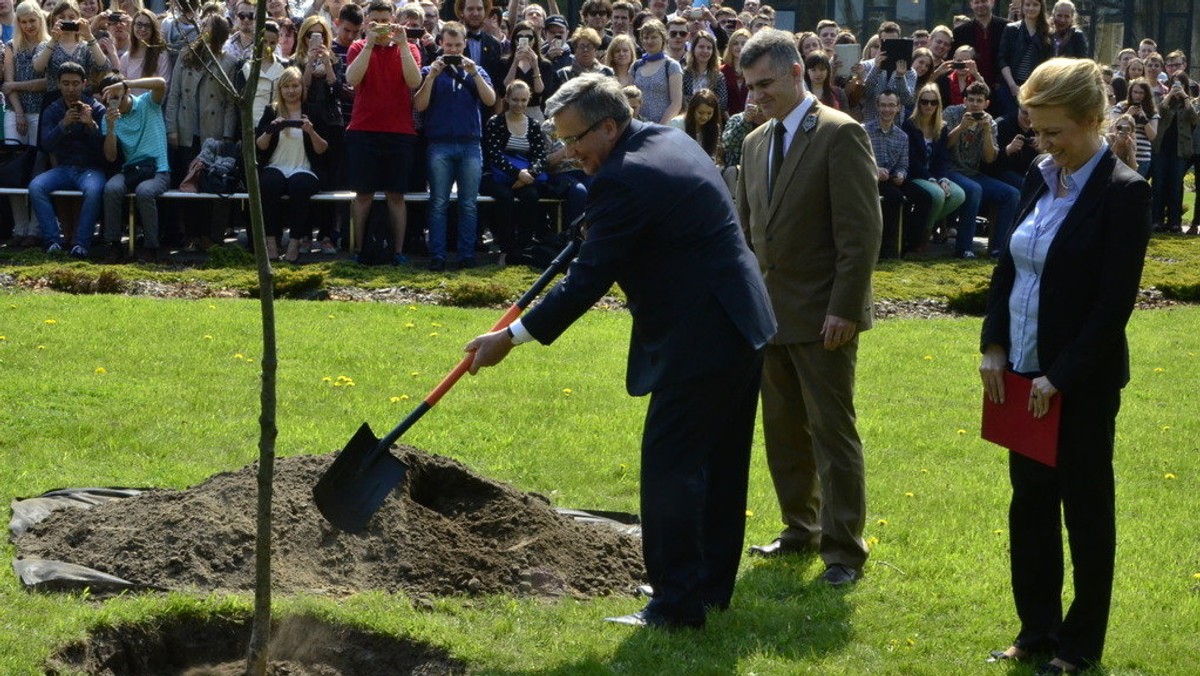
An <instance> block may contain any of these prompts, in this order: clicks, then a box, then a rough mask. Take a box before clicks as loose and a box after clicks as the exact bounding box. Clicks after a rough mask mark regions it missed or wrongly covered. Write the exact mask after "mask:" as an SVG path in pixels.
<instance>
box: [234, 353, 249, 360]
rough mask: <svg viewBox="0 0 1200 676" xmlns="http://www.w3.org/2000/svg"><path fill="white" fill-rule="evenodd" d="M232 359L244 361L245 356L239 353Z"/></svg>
mask: <svg viewBox="0 0 1200 676" xmlns="http://www.w3.org/2000/svg"><path fill="white" fill-rule="evenodd" d="M233 358H234V359H245V358H246V355H244V354H242V353H241V352H238V353H237V354H235V355H233Z"/></svg>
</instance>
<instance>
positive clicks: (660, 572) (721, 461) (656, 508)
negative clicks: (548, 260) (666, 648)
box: [466, 73, 878, 627]
mask: <svg viewBox="0 0 1200 676" xmlns="http://www.w3.org/2000/svg"><path fill="white" fill-rule="evenodd" d="M547 109H548V113H549V114H550V116H551V117H552V118H553V119H554V124H555V129H556V133H557V134H558V135H559V138H561V139H562V142H563V143H564V144H565V145H566V150H567V154H568V156H569V157H570V158H571V159H575V160H578V161H579V162H580V164H581V165H582V166H583V169H584V171H586V172H587V173H588V174H589V175H592V176H594V178H593V180H592V184H591V188H590V189H589V191H588V203H587V210H586V213H587V223H588V225H587V226H586V231H585V232H586V238H585V240H584V242H583V245H582V247H581V248H580V250H579V256H578V258H576V260H575V261H574V262H573V263H571V266H570V269H569V270H568V272H567V276H566V277H565V278H564V279H563V280H562V281H561V282H560V283H559V284H558V285H557V286H556V287H555V288H554V289H553V290H551V291H550V292H549V293H548V294H547V295H546V297H545V298H544V299H543V300H542V302H541V303H540V304H538V305H537V307H535V308H533V309H532V310H531V311H530V312H529V313H528V314H526V315H525V317H523V318H522V319H520V320H518V321H517V322H515V323H513V324H512V326H510V327H509V328H508V329H507V330H502V331H496V332H493V333H489V334H485V335H483V336H479V337H478V338H476V339H475V340H473V341H471V343H470V344H468V345H467V348H466V349H467V350H468V351H474V352H475V359H474V362H473V365H472V367H471V372H472V373H475V372H477V371H478V370H479V368H480V367H483V366H491V365H494V364H496V363H499V362H500V361H501V360H502V359H504V357H505V356H506V355H507V354H508V352H509V350H511V349H512V348H513V346H514V345H516V344H519V343H521V342H525V341H528V340H537V341H538V342H540V343H543V344H549V343H552V342H554V340H555V339H556V338H558V336H559V335H561V334H562V332H563V331H565V330H566V328H567V327H568V326H570V325H571V323H572V322H574V321H575V320H576V319H578V318H579V317H580V316H581V315H583V313H584V312H586V311H587V310H588V308H590V307H591V306H592V305H593V304H594V303H595V302H596V301H597V300H599V299H600V298H601V297H602V296H603V295H604V294H605V293H606V292H607V291H608V289H609V288H610V287H611V286H612V284H613V283H614V282H616V283H617V284H619V285H620V286H621V288H622V290H624V292H625V295H626V297H627V298H628V304H629V310H630V313H631V314H632V315H633V333H632V336H631V338H630V346H629V362H628V370H627V376H626V388H627V389H628V391H629V393H630V394H631V395H634V396H641V395H645V394H650V395H651V396H650V406H649V410H648V411H647V413H646V423H645V428H644V430H643V436H642V469H641V485H642V488H641V502H642V540H643V556H644V558H645V562H646V574H647V577H648V578H649V582H650V584H651V586H652V588H653V599H652V600H651V601H650V603H649V604H648V605H647V606H646V607H645V608H644V609H643V610H641V611H639V612H636V613H633V614H630V615H625V616H622V617H616V618H608V619H609V620H610V621H614V622H619V623H622V624H632V625H638V626H644V625H651V626H671V627H677V626H688V627H697V626H702V625H703V624H704V621H705V615H706V612H707V611H708V609H710V608H719V609H720V608H725V607H727V606H728V605H729V601H730V598H731V597H732V595H733V585H734V580H735V578H736V576H737V568H738V562H739V560H740V558H741V548H742V539H743V536H744V530H745V510H746V486H747V480H748V474H749V467H750V443H751V440H752V438H753V433H754V417H755V412H756V410H755V409H756V404H757V398H758V386H759V380H760V377H761V373H762V350H763V346H764V345H766V342H767V340H768V339H769V338H770V337H771V335H772V334H773V333H774V332H775V320H774V317H773V316H772V313H771V308H770V304H769V302H768V300H767V293H766V289H765V288H764V286H763V283H762V280H761V277H760V276H759V274H758V271H757V270H756V269H755V264H754V256H753V255H752V254H751V253H750V250H749V249H748V248H747V246H746V242H745V240H744V238H743V237H742V233H741V230H740V229H739V227H738V222H737V216H736V215H735V213H734V208H733V202H732V200H731V199H730V196H729V191H728V190H727V189H726V188H725V184H724V182H723V181H722V179H721V175H720V173H719V172H718V171H717V169H716V167H715V166H713V163H712V161H711V160H710V159H709V158H708V156H707V155H705V154H704V151H703V150H702V149H701V148H700V146H699V145H697V144H696V142H695V141H693V140H692V139H690V138H689V137H688V136H687V135H686V134H684V133H682V132H680V131H678V130H675V129H672V128H668V127H662V126H659V125H652V124H645V123H642V122H639V121H636V120H632V119H631V116H632V112H631V111H630V109H629V104H628V103H627V102H626V99H625V96H624V94H623V93H622V91H621V86H620V84H619V83H618V82H617V81H616V80H614V79H612V78H610V77H605V76H602V75H596V74H592V73H589V74H585V75H581V76H579V77H577V78H575V79H572V80H570V81H569V82H567V83H566V84H564V85H563V86H562V88H561V89H559V90H558V92H557V93H556V94H555V95H554V96H553V97H552V98H551V99H550V101H549V102H548V103H547ZM876 246H878V242H876ZM714 393H720V394H719V395H715V394H714Z"/></svg>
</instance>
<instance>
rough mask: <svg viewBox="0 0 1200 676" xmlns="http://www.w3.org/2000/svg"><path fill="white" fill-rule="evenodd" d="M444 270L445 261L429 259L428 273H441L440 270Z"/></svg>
mask: <svg viewBox="0 0 1200 676" xmlns="http://www.w3.org/2000/svg"><path fill="white" fill-rule="evenodd" d="M445 269H446V259H444V258H437V257H434V258H431V259H429V271H430V272H441V271H442V270H445Z"/></svg>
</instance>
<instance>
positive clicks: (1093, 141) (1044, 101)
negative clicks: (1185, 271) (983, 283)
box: [979, 58, 1150, 674]
mask: <svg viewBox="0 0 1200 676" xmlns="http://www.w3.org/2000/svg"><path fill="white" fill-rule="evenodd" d="M1020 103H1021V106H1022V107H1023V108H1026V109H1027V110H1028V111H1029V116H1030V119H1031V120H1032V126H1033V129H1034V131H1036V132H1037V133H1038V145H1039V148H1040V149H1041V150H1043V151H1045V152H1046V154H1044V155H1042V156H1041V157H1040V158H1038V160H1036V161H1035V165H1034V168H1033V169H1031V170H1030V172H1029V174H1028V175H1026V178H1025V186H1024V190H1023V191H1022V194H1021V208H1020V212H1019V213H1020V215H1019V217H1018V218H1017V221H1016V227H1015V228H1014V229H1013V231H1012V234H1011V236H1010V238H1009V242H1008V245H1007V246H1005V247H1003V252H1004V253H1003V254H1002V255H1001V257H1000V260H999V263H998V264H997V266H996V269H995V271H994V272H993V274H992V285H991V290H990V292H989V295H988V305H987V315H986V317H985V318H984V322H983V335H982V340H981V348H982V350H983V360H982V362H981V364H980V367H979V371H980V375H981V376H982V378H983V385H984V391H985V393H986V395H987V397H988V398H989V399H990V400H992V401H995V402H1002V401H1003V400H1004V397H1005V395H1006V393H1005V391H1004V379H1003V378H1004V373H1005V371H1008V370H1012V371H1015V372H1017V373H1020V374H1022V375H1025V376H1027V377H1030V378H1032V379H1033V386H1032V388H1031V390H1030V395H1029V400H1028V402H1026V406H1027V407H1028V409H1029V410H1030V411H1031V412H1032V415H1033V416H1035V417H1042V416H1044V415H1045V414H1046V412H1047V411H1048V410H1049V407H1050V403H1051V402H1052V401H1053V400H1054V399H1056V398H1057V399H1061V405H1062V413H1061V416H1062V417H1061V420H1060V427H1059V435H1058V462H1057V466H1056V467H1049V466H1047V465H1044V464H1041V463H1039V462H1036V461H1034V460H1030V459H1029V458H1027V457H1025V456H1023V455H1019V454H1017V453H1010V454H1009V476H1010V479H1011V481H1012V487H1013V497H1012V503H1011V506H1010V509H1009V538H1010V541H1011V547H1010V555H1011V565H1012V586H1013V598H1014V600H1015V601H1016V608H1017V617H1018V619H1019V620H1020V630H1019V632H1018V633H1017V637H1016V639H1015V640H1014V641H1013V644H1012V646H1010V647H1009V648H1008V649H1006V650H997V651H993V653H992V657H991V658H990V661H1000V660H1010V659H1011V660H1026V659H1030V660H1031V659H1034V658H1038V657H1041V658H1044V657H1046V656H1050V657H1051V658H1052V659H1050V661H1049V662H1046V663H1044V664H1042V665H1041V666H1040V667H1038V670H1037V673H1038V674H1060V673H1071V672H1074V671H1076V670H1079V669H1085V668H1089V667H1093V666H1095V665H1097V664H1098V663H1099V662H1100V656H1101V654H1102V652H1103V650H1104V638H1105V634H1106V632H1107V629H1108V612H1109V605H1110V601H1111V597H1112V581H1113V561H1114V558H1115V553H1116V516H1115V509H1116V507H1115V493H1114V488H1113V483H1114V479H1113V465H1112V457H1113V438H1114V435H1115V421H1116V417H1117V410H1118V409H1119V408H1120V403H1121V388H1123V387H1124V386H1125V383H1127V382H1128V381H1129V350H1128V347H1127V345H1126V341H1125V324H1126V322H1127V321H1128V320H1129V315H1130V314H1131V313H1132V312H1133V304H1134V301H1135V299H1136V298H1137V293H1138V282H1139V280H1140V278H1141V273H1142V263H1143V260H1144V258H1145V254H1146V245H1147V242H1148V241H1149V238H1150V211H1149V210H1150V186H1149V185H1147V184H1146V181H1145V180H1144V179H1143V178H1142V177H1141V176H1139V175H1138V174H1137V172H1136V171H1134V170H1133V169H1130V168H1129V167H1128V166H1126V165H1125V164H1124V163H1122V162H1120V161H1119V160H1118V159H1117V158H1116V157H1115V156H1114V155H1113V153H1112V151H1111V150H1110V149H1109V147H1108V144H1107V142H1106V141H1104V139H1103V138H1102V136H1101V129H1100V126H1101V122H1102V121H1103V119H1104V112H1105V108H1106V107H1107V100H1106V96H1105V92H1104V85H1103V81H1102V80H1101V77H1100V67H1099V66H1098V65H1096V63H1095V62H1093V61H1087V60H1077V59H1061V58H1056V59H1051V60H1049V61H1047V62H1046V63H1044V64H1042V65H1041V66H1039V67H1038V68H1037V69H1036V70H1034V71H1033V73H1032V74H1031V75H1030V77H1029V79H1028V80H1027V81H1026V82H1025V84H1024V85H1023V86H1022V87H1021V100H1020ZM1060 513H1061V515H1062V516H1061V521H1063V522H1065V524H1066V527H1067V536H1068V543H1069V545H1070V550H1071V567H1072V573H1073V581H1074V585H1073V587H1074V598H1073V599H1072V600H1071V605H1070V607H1069V608H1068V609H1067V612H1066V614H1065V615H1064V614H1063V609H1062V593H1063V560H1062V554H1061V552H1062V526H1061V525H1060Z"/></svg>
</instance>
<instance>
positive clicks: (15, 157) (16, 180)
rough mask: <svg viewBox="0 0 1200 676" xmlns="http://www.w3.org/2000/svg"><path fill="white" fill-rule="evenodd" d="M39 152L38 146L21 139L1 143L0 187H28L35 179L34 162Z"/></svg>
mask: <svg viewBox="0 0 1200 676" xmlns="http://www.w3.org/2000/svg"><path fill="white" fill-rule="evenodd" d="M37 153H38V149H37V146H31V145H26V144H24V143H21V142H19V141H12V140H5V141H4V142H3V143H0V187H3V188H25V187H28V186H29V182H30V181H31V180H33V162H34V160H36V159H37Z"/></svg>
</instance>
